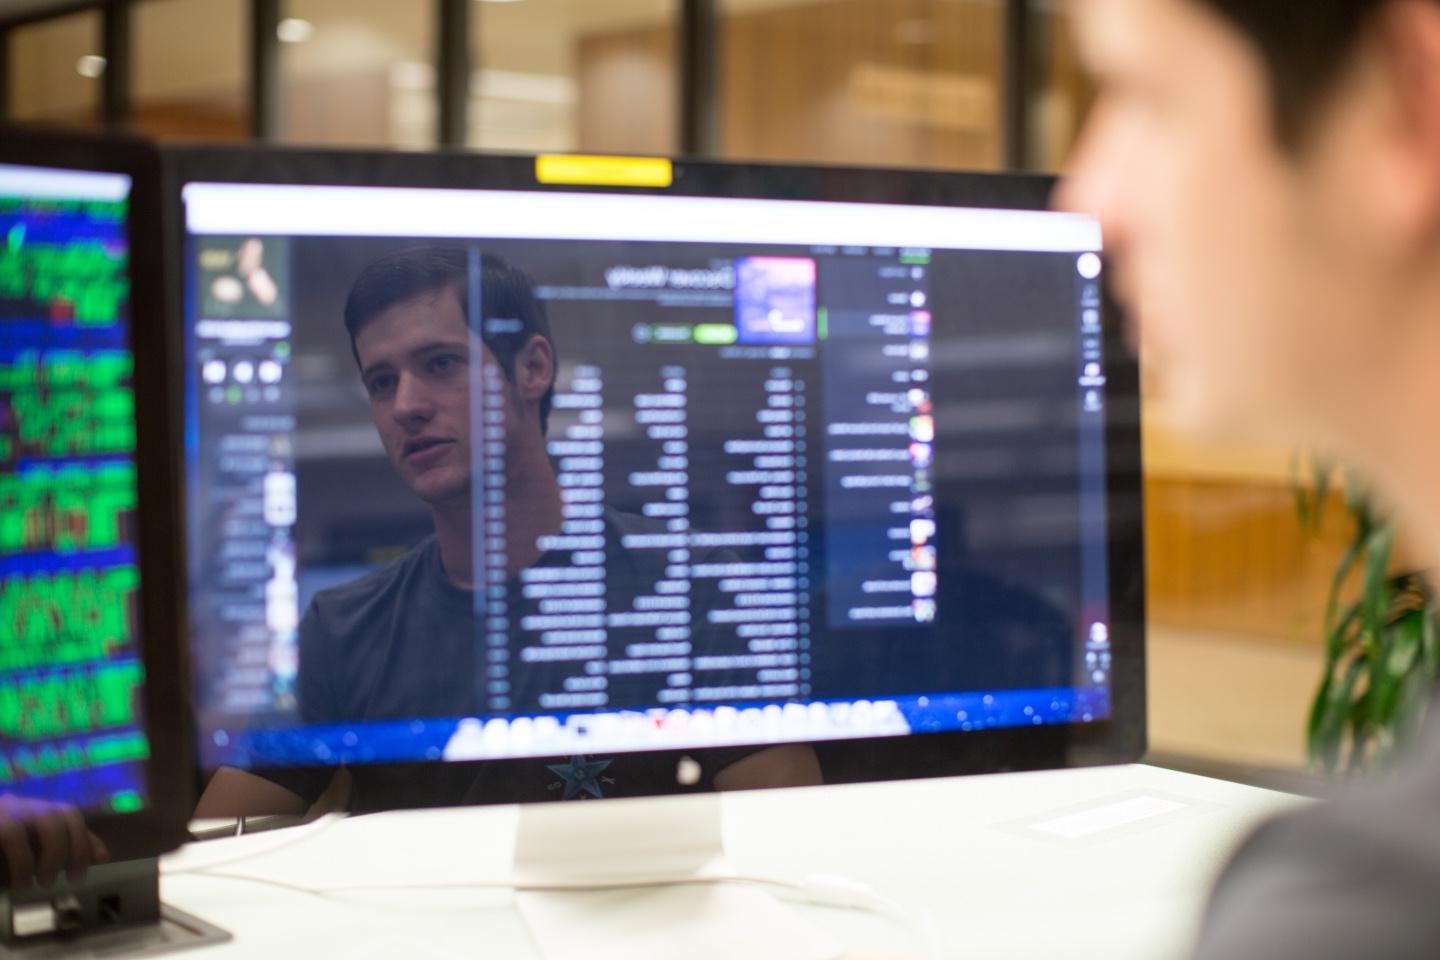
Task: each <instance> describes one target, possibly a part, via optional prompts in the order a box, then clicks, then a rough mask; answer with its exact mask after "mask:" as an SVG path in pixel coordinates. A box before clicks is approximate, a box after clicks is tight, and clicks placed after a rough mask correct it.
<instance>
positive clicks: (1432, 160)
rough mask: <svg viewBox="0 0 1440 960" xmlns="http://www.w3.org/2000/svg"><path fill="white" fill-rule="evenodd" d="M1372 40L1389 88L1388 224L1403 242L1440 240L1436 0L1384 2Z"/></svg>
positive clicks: (1439, 10)
mask: <svg viewBox="0 0 1440 960" xmlns="http://www.w3.org/2000/svg"><path fill="white" fill-rule="evenodd" d="M1372 42H1373V43H1375V44H1376V45H1377V47H1378V52H1379V55H1380V62H1381V64H1382V65H1383V69H1384V71H1385V77H1386V81H1387V85H1388V86H1389V87H1390V90H1391V102H1392V103H1393V119H1392V123H1391V131H1390V134H1391V135H1390V136H1389V137H1388V138H1387V139H1388V140H1389V150H1388V153H1389V157H1388V162H1387V163H1386V164H1385V168H1386V169H1385V173H1386V176H1385V179H1386V180H1387V181H1388V183H1387V184H1386V185H1383V186H1381V185H1378V184H1377V186H1380V187H1381V189H1382V190H1384V191H1385V193H1387V194H1388V195H1389V197H1390V201H1391V202H1390V204H1389V206H1390V207H1391V208H1392V209H1391V214H1392V220H1393V221H1394V222H1393V224H1392V226H1393V227H1394V228H1395V229H1396V230H1398V231H1401V232H1402V233H1403V234H1404V236H1402V237H1401V238H1399V239H1402V240H1404V241H1411V242H1419V243H1422V244H1428V243H1431V242H1434V241H1436V240H1440V4H1436V3H1434V2H1433V0H1396V2H1393V3H1389V4H1386V5H1385V8H1384V9H1383V10H1382V11H1381V12H1380V14H1379V18H1378V20H1377V21H1376V24H1375V28H1374V36H1373V41H1372Z"/></svg>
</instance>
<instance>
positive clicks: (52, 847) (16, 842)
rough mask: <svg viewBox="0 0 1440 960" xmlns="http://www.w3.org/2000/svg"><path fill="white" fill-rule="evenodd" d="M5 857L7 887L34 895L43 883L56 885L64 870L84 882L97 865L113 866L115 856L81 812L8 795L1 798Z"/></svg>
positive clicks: (0, 852)
mask: <svg viewBox="0 0 1440 960" xmlns="http://www.w3.org/2000/svg"><path fill="white" fill-rule="evenodd" d="M0 857H3V860H4V865H5V877H6V880H5V886H6V887H8V888H9V889H13V890H28V889H29V888H30V887H31V886H32V885H34V884H37V883H38V884H39V885H40V886H42V887H48V886H50V885H51V884H52V883H54V882H55V880H56V878H57V877H59V875H60V872H61V871H62V870H63V871H65V875H66V877H67V878H68V879H69V880H70V882H71V883H79V882H81V881H82V880H84V879H85V871H86V870H87V869H88V868H89V867H90V866H91V865H93V864H97V863H106V862H107V861H109V859H110V853H109V851H108V850H106V849H105V844H104V843H103V842H101V840H100V838H99V837H97V836H95V834H93V833H91V832H90V831H89V830H87V829H86V828H85V818H84V817H82V816H81V814H80V811H79V810H78V809H76V808H75V807H73V806H70V805H68V804H63V803H53V802H51V801H48V800H34V799H29V798H27V797H19V796H15V795H14V794H9V793H6V794H0Z"/></svg>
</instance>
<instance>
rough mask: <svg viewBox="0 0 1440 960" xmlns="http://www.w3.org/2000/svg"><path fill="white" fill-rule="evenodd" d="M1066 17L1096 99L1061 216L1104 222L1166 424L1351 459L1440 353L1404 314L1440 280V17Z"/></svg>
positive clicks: (1412, 4) (1393, 9) (1396, 0)
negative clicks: (1341, 452) (1307, 445)
mask: <svg viewBox="0 0 1440 960" xmlns="http://www.w3.org/2000/svg"><path fill="white" fill-rule="evenodd" d="M1075 12H1076V13H1077V17H1078V31H1079V38H1080V46H1081V50H1082V53H1083V55H1084V56H1085V58H1086V60H1087V61H1088V64H1089V66H1090V67H1091V68H1092V69H1093V70H1094V72H1095V74H1096V76H1097V78H1098V80H1099V83H1100V88H1101V89H1100V97H1099V99H1098V100H1097V102H1096V105H1095V109H1094V113H1093V114H1092V117H1091V120H1090V122H1089V125H1088V128H1087V130H1086V133H1085V135H1084V137H1083V138H1082V142H1081V144H1080V146H1079V147H1078V148H1077V153H1076V158H1075V160H1074V161H1073V164H1072V168H1071V169H1070V171H1069V178H1068V181H1067V183H1066V185H1065V187H1064V188H1063V193H1062V202H1063V203H1064V204H1065V205H1066V206H1069V207H1072V208H1076V209H1081V210H1086V211H1089V212H1092V213H1094V214H1096V215H1098V216H1099V217H1100V218H1101V220H1102V223H1103V228H1104V233H1105V243H1106V246H1107V249H1108V250H1110V251H1111V253H1112V254H1113V257H1112V265H1113V267H1114V268H1115V269H1116V284H1115V287H1116V289H1117V291H1118V293H1119V295H1120V298H1121V300H1122V301H1123V302H1124V303H1125V304H1126V306H1127V307H1128V308H1129V309H1130V312H1131V315H1132V317H1134V319H1135V320H1136V321H1137V322H1138V324H1139V328H1140V339H1141V341H1142V342H1143V343H1144V345H1145V350H1146V359H1147V361H1153V366H1154V367H1156V368H1157V369H1158V370H1159V372H1160V373H1161V375H1162V378H1161V379H1162V384H1163V386H1164V391H1165V393H1166V394H1167V401H1168V402H1169V403H1170V405H1171V407H1172V409H1173V410H1174V411H1175V412H1176V413H1177V414H1178V415H1179V416H1180V417H1181V418H1182V419H1183V420H1184V421H1186V422H1187V423H1189V424H1190V425H1192V426H1196V427H1200V428H1203V429H1208V430H1211V431H1222V430H1223V431H1227V432H1234V431H1236V430H1239V431H1241V432H1249V433H1252V434H1256V433H1258V434H1268V435H1270V436H1274V437H1279V438H1282V439H1289V440H1318V441H1321V442H1324V443H1328V444H1332V445H1335V446H1337V447H1341V448H1351V449H1352V450H1353V448H1355V447H1358V446H1363V438H1362V437H1361V436H1360V435H1361V433H1362V432H1363V431H1364V430H1365V429H1366V425H1367V423H1372V422H1373V420H1374V418H1375V417H1376V416H1379V415H1381V414H1383V413H1384V412H1385V411H1383V409H1380V410H1377V409H1375V408H1374V403H1375V401H1377V400H1380V399H1381V398H1383V396H1384V395H1385V391H1384V390H1383V389H1382V388H1383V387H1384V386H1385V385H1386V383H1387V382H1388V381H1390V380H1392V379H1393V378H1395V377H1397V376H1402V375H1403V372H1404V370H1405V369H1406V368H1407V367H1413V366H1414V362H1415V358H1414V354H1415V352H1416V350H1417V349H1418V348H1423V347H1426V346H1431V345H1435V344H1437V343H1440V341H1436V340H1434V339H1432V338H1433V337H1434V333H1433V329H1427V328H1434V327H1435V326H1436V324H1435V323H1434V322H1431V321H1429V320H1428V318H1424V317H1421V316H1419V315H1418V311H1417V309H1416V307H1417V304H1420V303H1423V302H1426V301H1425V298H1426V297H1429V296H1431V295H1432V294H1433V293H1435V292H1436V290H1435V284H1436V280H1437V276H1436V272H1437V267H1440V0H1077V3H1076V6H1075ZM1428 363H1429V365H1430V366H1431V367H1432V368H1433V366H1434V365H1435V364H1436V363H1440V355H1433V354H1432V355H1431V356H1429V357H1428ZM1382 402H1383V401H1382Z"/></svg>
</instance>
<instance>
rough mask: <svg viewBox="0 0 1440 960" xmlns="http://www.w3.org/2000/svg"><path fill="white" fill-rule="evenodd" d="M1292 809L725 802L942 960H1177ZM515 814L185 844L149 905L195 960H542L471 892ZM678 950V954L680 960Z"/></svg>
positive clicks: (868, 948) (458, 815) (961, 794)
mask: <svg viewBox="0 0 1440 960" xmlns="http://www.w3.org/2000/svg"><path fill="white" fill-rule="evenodd" d="M706 799H707V798H689V797H683V798H668V799H664V800H638V801H630V800H617V801H606V802H608V803H689V802H695V801H697V800H699V801H702V802H703V801H704V800H706ZM711 802H713V801H711ZM1299 802H1302V801H1300V800H1298V798H1295V797H1292V796H1288V795H1285V794H1280V793H1274V792H1271V791H1268V790H1260V789H1256V788H1253V787H1246V786H1241V785H1239V784H1234V783H1229V782H1226V781H1222V780H1212V779H1208V778H1205V777H1197V776H1192V775H1189V774H1183V773H1177V772H1174V771H1170V770H1163V769H1160V768H1157V767H1149V766H1139V765H1137V766H1123V767H1101V768H1093V769H1083V770H1063V771H1046V772H1039V773H1022V774H1002V775H995V776H983V777H963V778H955V779H944V780H923V781H913V782H907V783H882V784H864V785H856V786H838V787H810V788H804V789H795V790H761V791H754V792H747V793H731V794H726V795H723V798H722V800H721V809H722V815H723V822H724V829H725V837H726V849H727V852H728V854H729V859H730V862H731V865H732V867H733V868H734V869H735V870H736V871H737V872H739V873H743V874H745V875H747V876H764V877H773V878H779V879H789V880H800V879H803V877H804V876H805V875H806V874H811V873H825V874H833V875H838V876H842V877H846V878H849V879H852V880H855V881H860V882H863V883H868V884H870V885H872V886H873V887H874V888H875V889H876V890H877V892H879V893H881V894H883V895H885V896H886V897H888V898H890V899H892V900H894V901H897V902H899V903H900V904H902V905H903V906H904V907H906V908H907V909H909V910H911V911H912V912H924V913H926V914H928V915H929V916H930V918H931V919H933V921H934V923H935V924H936V926H937V927H938V929H939V932H940V934H941V938H942V941H943V944H944V955H945V956H946V957H954V958H960V957H985V958H1008V957H1017V958H1022V957H1023V958H1042V957H1061V958H1065V960H1078V958H1089V957H1096V958H1106V960H1123V958H1129V957H1134V958H1144V960H1157V958H1165V957H1181V956H1184V955H1185V953H1186V950H1187V947H1188V945H1189V943H1190V942H1191V938H1192V937H1193V935H1194V931H1195V927H1196V924H1197V922H1198V920H1199V917H1200V912H1201V910H1202V908H1203V905H1204V902H1205V897H1206V895H1207V892H1208V890H1209V886H1210V883H1211V881H1212V880H1213V878H1214V875H1215V872H1216V870H1217V869H1218V868H1219V866H1220V865H1221V864H1222V863H1223V862H1224V859H1225V857H1226V856H1227V854H1228V853H1229V851H1231V850H1232V849H1233V848H1234V846H1235V845H1236V843H1238V842H1239V840H1240V839H1241V838H1242V837H1243V836H1244V834H1245V832H1246V830H1247V829H1248V827H1250V826H1251V825H1253V824H1254V823H1255V822H1256V821H1257V820H1259V819H1260V818H1262V817H1263V816H1265V815H1267V814H1269V813H1273V812H1276V811H1278V810H1282V809H1285V808H1286V807H1289V806H1293V805H1295V804H1297V803H1299ZM516 809H517V808H516V807H513V806H501V807H473V808H466V809H451V810H435V811H413V812H397V813H386V814H379V815H373V816H365V817H355V818H351V819H345V820H338V821H332V822H330V823H328V824H326V823H322V824H321V825H319V826H316V825H310V826H305V827H297V828H290V829H287V830H276V831H268V832H265V833H259V834H253V835H250V836H245V837H236V838H233V839H223V840H210V841H205V842H202V843H194V844H190V845H188V846H187V847H185V848H182V849H181V850H179V851H177V852H176V853H175V854H172V855H171V856H169V857H167V858H166V859H165V860H164V861H163V863H162V871H164V872H163V873H162V879H161V894H162V896H163V899H164V900H165V902H167V903H170V904H173V905H174V906H176V907H179V908H180V909H182V910H186V911H189V912H191V913H193V914H196V915H197V916H199V917H201V918H203V919H205V920H207V921H209V922H210V923H213V924H216V925H218V926H220V927H223V928H224V929H226V930H228V931H230V932H231V933H232V934H233V935H234V938H235V939H234V940H233V941H232V942H230V943H228V944H224V945H221V946H217V947H213V948H209V949H207V950H206V951H205V954H204V955H205V956H207V957H208V956H213V957H215V958H216V960H222V958H230V957H263V958H265V960H277V958H282V957H299V956H309V957H324V958H338V957H344V958H347V960H368V958H376V960H378V958H399V957H404V958H413V960H441V958H446V960H450V958H459V957H478V956H484V957H495V958H511V957H515V958H526V957H534V956H537V953H536V952H535V948H534V946H533V945H532V942H531V939H530V935H529V933H528V932H527V930H526V928H525V926H524V925H523V923H522V922H521V921H520V919H519V917H518V916H517V914H516V911H515V909H514V894H513V893H511V892H510V891H507V890H504V889H477V888H474V887H470V888H466V887H465V886H464V884H466V883H471V884H475V883H481V882H487V881H489V882H503V881H505V880H506V879H507V878H508V876H509V867H510V857H511V854H512V851H513V841H514V825H515V820H516ZM1037 826H1038V827H1040V829H1037ZM222 861H223V863H222ZM212 864H213V865H216V866H214V867H213V868H211V870H212V872H215V871H223V872H225V873H227V874H245V875H249V876H253V877H260V878H266V879H270V880H275V881H281V882H283V883H288V884H294V885H298V886H303V887H307V888H333V887H339V886H354V885H357V884H364V885H368V884H395V885H400V886H403V885H415V884H437V885H452V886H448V887H447V888H445V889H439V890H425V891H417V890H386V891H383V892H382V891H374V892H370V891H367V892H363V893H362V892H350V893H345V894H343V895H332V896H327V897H317V896H313V895H310V894H307V893H303V892H298V891H292V890H287V889H281V888H277V887H274V886H267V885H263V884H259V883H254V882H249V881H243V880H238V879H231V878H222V877H216V876H213V875H206V873H203V872H194V871H197V870H204V869H206V868H207V865H212ZM187 871H189V872H187ZM793 909H794V910H797V911H800V912H801V913H802V914H803V915H804V916H805V918H806V919H809V920H811V921H812V922H813V923H814V924H815V925H816V926H818V927H820V928H821V929H823V930H825V931H826V932H827V933H829V934H830V936H831V937H833V938H834V939H835V940H836V941H838V942H839V943H841V944H843V945H844V946H845V948H846V950H847V951H848V952H847V954H846V955H847V956H851V957H871V956H875V955H881V956H886V957H921V956H923V950H922V946H921V944H920V943H919V942H918V941H917V939H916V937H915V935H914V932H913V931H912V930H908V929H906V928H905V927H904V926H902V925H900V924H897V923H896V922H894V921H893V920H887V919H885V918H883V917H880V916H878V915H876V914H873V913H866V912H860V911H850V910H840V909H834V908H823V907H815V906H809V905H796V906H795V907H793ZM684 953H685V951H684V946H683V944H676V949H675V951H674V954H673V956H675V957H682V956H684ZM637 960H639V958H637Z"/></svg>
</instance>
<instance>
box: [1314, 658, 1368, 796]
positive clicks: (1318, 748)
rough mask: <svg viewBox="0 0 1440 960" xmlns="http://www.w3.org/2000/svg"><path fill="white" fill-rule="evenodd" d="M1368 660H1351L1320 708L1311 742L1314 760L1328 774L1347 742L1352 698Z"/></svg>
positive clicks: (1328, 691)
mask: <svg viewBox="0 0 1440 960" xmlns="http://www.w3.org/2000/svg"><path fill="white" fill-rule="evenodd" d="M1365 667H1366V658H1365V657H1364V656H1361V655H1357V656H1354V657H1352V658H1351V660H1350V661H1349V663H1348V664H1347V666H1346V668H1345V671H1344V673H1343V674H1342V675H1341V678H1340V682H1339V683H1337V684H1331V685H1330V686H1329V688H1328V690H1327V696H1326V698H1325V701H1324V702H1323V703H1322V704H1317V706H1319V707H1320V722H1319V724H1317V726H1316V729H1315V733H1314V736H1313V737H1312V738H1311V741H1310V754H1311V757H1312V758H1314V759H1317V760H1318V761H1319V762H1320V763H1321V765H1322V766H1323V767H1324V768H1325V771H1326V772H1327V773H1330V772H1333V771H1334V769H1335V764H1336V762H1337V761H1338V760H1339V758H1340V748H1341V746H1342V745H1343V743H1344V738H1345V726H1346V724H1347V722H1349V721H1350V719H1351V716H1352V712H1353V711H1352V702H1351V699H1352V697H1353V695H1354V693H1355V686H1356V684H1357V683H1358V682H1359V680H1360V677H1361V676H1362V675H1364V673H1365Z"/></svg>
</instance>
